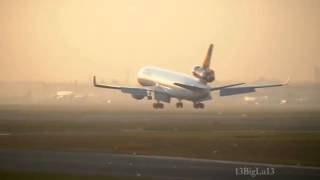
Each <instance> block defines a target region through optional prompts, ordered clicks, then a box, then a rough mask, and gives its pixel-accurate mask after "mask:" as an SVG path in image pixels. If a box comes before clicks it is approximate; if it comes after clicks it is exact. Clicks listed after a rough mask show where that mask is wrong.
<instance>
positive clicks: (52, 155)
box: [0, 149, 320, 180]
mask: <svg viewBox="0 0 320 180" xmlns="http://www.w3.org/2000/svg"><path fill="white" fill-rule="evenodd" d="M245 168H247V170H248V169H249V170H256V168H259V169H258V172H262V171H264V172H266V170H267V169H269V170H271V169H273V170H274V173H273V174H272V173H269V174H264V175H262V174H258V175H256V176H255V178H258V179H290V180H291V179H320V168H319V167H301V166H286V165H272V164H259V163H245V162H236V161H220V160H205V159H192V158H179V157H177V158H175V157H165V156H144V155H125V154H109V153H93V152H63V151H59V152H55V151H27V150H9V149H1V150H0V169H1V170H13V171H15V170H17V171H31V172H32V171H35V172H57V173H70V174H80V175H82V174H83V175H113V176H141V177H150V178H152V179H174V180H175V179H200V180H207V179H208V180H209V179H220V180H221V179H252V178H253V177H254V176H253V175H254V174H253V173H254V172H251V173H250V174H247V175H244V174H241V173H239V172H241V169H242V170H243V169H245Z"/></svg>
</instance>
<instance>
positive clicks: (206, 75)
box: [192, 66, 215, 82]
mask: <svg viewBox="0 0 320 180" xmlns="http://www.w3.org/2000/svg"><path fill="white" fill-rule="evenodd" d="M192 74H193V75H194V76H195V77H196V78H199V79H200V80H202V81H204V82H213V81H214V80H215V75H214V71H213V70H212V69H209V68H203V67H200V66H196V67H194V68H193V70H192Z"/></svg>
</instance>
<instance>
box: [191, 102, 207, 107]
mask: <svg viewBox="0 0 320 180" xmlns="http://www.w3.org/2000/svg"><path fill="white" fill-rule="evenodd" d="M193 107H194V108H196V109H203V108H204V104H203V103H196V102H194V103H193Z"/></svg>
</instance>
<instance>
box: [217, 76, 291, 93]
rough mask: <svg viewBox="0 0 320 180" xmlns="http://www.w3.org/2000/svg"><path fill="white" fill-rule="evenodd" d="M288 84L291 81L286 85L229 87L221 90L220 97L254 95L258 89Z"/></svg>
mask: <svg viewBox="0 0 320 180" xmlns="http://www.w3.org/2000/svg"><path fill="white" fill-rule="evenodd" d="M288 83H289V79H288V80H287V81H286V82H285V83H280V84H266V85H257V86H243V87H227V88H222V89H221V90H220V96H231V95H237V94H244V93H252V92H255V91H256V89H259V88H271V87H279V86H285V85H287V84H288Z"/></svg>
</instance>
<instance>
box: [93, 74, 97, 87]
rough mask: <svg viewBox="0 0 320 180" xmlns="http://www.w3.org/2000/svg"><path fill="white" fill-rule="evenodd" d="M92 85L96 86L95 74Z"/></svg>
mask: <svg viewBox="0 0 320 180" xmlns="http://www.w3.org/2000/svg"><path fill="white" fill-rule="evenodd" d="M93 86H97V81H96V76H95V75H93Z"/></svg>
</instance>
